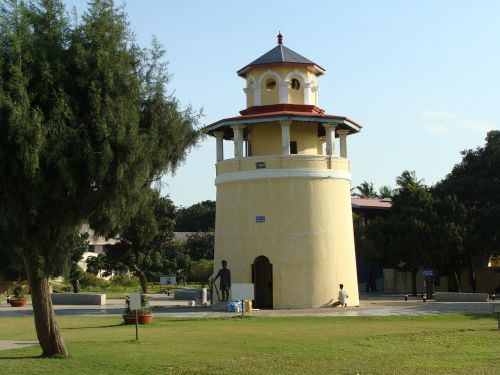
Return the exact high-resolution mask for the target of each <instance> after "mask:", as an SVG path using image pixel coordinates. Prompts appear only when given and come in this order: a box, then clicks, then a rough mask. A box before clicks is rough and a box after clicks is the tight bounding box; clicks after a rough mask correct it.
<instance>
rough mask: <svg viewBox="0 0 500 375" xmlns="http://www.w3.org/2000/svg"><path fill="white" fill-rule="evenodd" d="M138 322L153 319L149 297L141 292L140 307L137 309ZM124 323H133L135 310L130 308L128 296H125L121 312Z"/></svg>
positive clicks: (141, 322)
mask: <svg viewBox="0 0 500 375" xmlns="http://www.w3.org/2000/svg"><path fill="white" fill-rule="evenodd" d="M137 317H138V321H139V324H148V323H151V321H152V320H153V313H152V311H151V306H150V305H149V298H148V297H147V296H146V295H145V294H142V293H141V309H140V310H138V311H137ZM123 320H124V321H125V324H135V311H132V310H131V309H130V297H129V296H127V297H126V298H125V311H124V312H123Z"/></svg>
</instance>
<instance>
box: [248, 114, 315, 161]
mask: <svg viewBox="0 0 500 375" xmlns="http://www.w3.org/2000/svg"><path fill="white" fill-rule="evenodd" d="M248 141H249V142H250V144H251V146H252V156H261V155H279V154H281V125H279V124H278V123H265V124H258V125H254V126H252V127H251V130H250V133H249V135H248ZM290 141H296V142H297V152H298V154H302V155H318V154H321V153H322V149H321V148H320V147H319V142H318V128H317V126H316V124H312V123H310V124H304V123H297V122H294V123H292V125H291V126H290Z"/></svg>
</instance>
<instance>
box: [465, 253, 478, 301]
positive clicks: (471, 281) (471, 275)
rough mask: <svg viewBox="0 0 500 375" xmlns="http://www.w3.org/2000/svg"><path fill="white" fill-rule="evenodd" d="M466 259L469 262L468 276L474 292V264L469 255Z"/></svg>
mask: <svg viewBox="0 0 500 375" xmlns="http://www.w3.org/2000/svg"><path fill="white" fill-rule="evenodd" d="M467 260H468V263H469V278H470V283H471V285H472V291H473V292H474V293H476V274H475V272H474V265H473V264H472V257H471V256H470V255H469V256H468V257H467Z"/></svg>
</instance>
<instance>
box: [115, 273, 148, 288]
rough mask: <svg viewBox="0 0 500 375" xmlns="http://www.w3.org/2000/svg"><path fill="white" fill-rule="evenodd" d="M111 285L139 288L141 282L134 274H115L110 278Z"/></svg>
mask: <svg viewBox="0 0 500 375" xmlns="http://www.w3.org/2000/svg"><path fill="white" fill-rule="evenodd" d="M111 285H113V286H122V287H124V288H135V289H138V288H140V285H141V283H140V282H139V279H138V278H137V277H135V276H132V277H130V276H128V275H116V276H113V279H111Z"/></svg>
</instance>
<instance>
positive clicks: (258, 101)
mask: <svg viewBox="0 0 500 375" xmlns="http://www.w3.org/2000/svg"><path fill="white" fill-rule="evenodd" d="M253 105H262V89H261V88H260V86H259V85H257V84H256V85H255V87H254V88H253Z"/></svg>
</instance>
